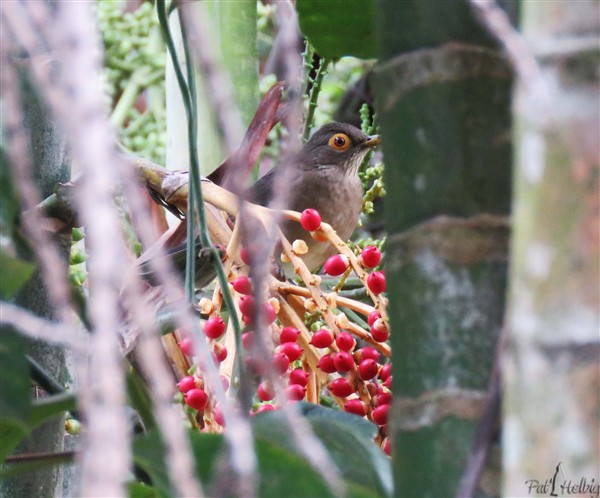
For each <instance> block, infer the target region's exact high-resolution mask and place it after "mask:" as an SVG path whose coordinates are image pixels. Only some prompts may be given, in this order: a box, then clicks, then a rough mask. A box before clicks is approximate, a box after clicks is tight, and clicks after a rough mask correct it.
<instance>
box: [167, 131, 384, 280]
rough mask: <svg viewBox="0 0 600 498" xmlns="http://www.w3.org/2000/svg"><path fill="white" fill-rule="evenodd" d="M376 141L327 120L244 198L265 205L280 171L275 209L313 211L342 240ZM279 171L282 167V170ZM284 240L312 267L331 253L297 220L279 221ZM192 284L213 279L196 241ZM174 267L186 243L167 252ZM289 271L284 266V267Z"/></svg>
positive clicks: (352, 222)
mask: <svg viewBox="0 0 600 498" xmlns="http://www.w3.org/2000/svg"><path fill="white" fill-rule="evenodd" d="M377 144H379V137H378V136H377V135H374V136H371V137H369V136H367V135H366V134H364V133H363V132H362V131H361V130H359V129H358V128H356V127H354V126H352V125H349V124H344V123H328V124H326V125H324V126H322V127H321V128H319V129H318V130H317V131H316V132H315V133H314V134H313V135H312V137H311V138H310V139H309V140H308V142H306V144H304V146H303V147H302V148H301V149H300V150H299V151H298V152H297V153H296V154H294V155H293V156H292V157H290V158H289V159H288V161H286V163H285V164H280V165H277V166H276V167H275V168H273V169H272V170H271V171H269V172H268V173H267V174H265V175H264V176H263V177H261V178H260V179H259V180H258V181H257V182H256V183H255V184H254V185H253V186H252V187H250V188H249V189H248V200H250V201H251V202H254V203H256V204H260V205H262V206H269V204H270V203H271V201H272V200H273V197H274V196H273V193H274V192H273V191H274V188H276V187H275V186H276V182H277V179H276V178H277V175H279V174H282V175H284V176H283V178H284V180H285V181H286V182H288V183H287V185H288V187H287V189H288V192H287V193H285V195H284V202H283V205H279V206H277V207H280V208H284V209H291V210H294V211H299V212H301V211H303V210H305V209H308V208H313V209H316V210H317V211H318V212H319V214H320V215H321V218H322V220H323V221H324V222H326V223H329V224H330V225H331V226H332V227H333V229H334V230H335V231H336V232H337V234H338V235H339V237H340V238H341V239H343V240H346V239H348V238H349V237H350V235H352V232H353V231H354V229H355V228H356V225H357V224H358V220H359V216H360V212H361V208H362V197H363V190H362V184H361V181H360V179H359V177H358V168H359V166H360V164H361V163H362V161H363V159H364V158H365V156H366V154H367V153H368V152H369V150H370V149H371V148H372V147H374V146H376V145H377ZM282 169H283V170H284V171H282ZM281 228H282V231H283V234H284V235H285V236H286V238H287V239H288V240H289V241H290V242H293V241H294V240H296V239H302V240H304V241H305V242H306V243H307V245H308V247H309V251H308V253H307V254H305V255H303V256H302V258H303V260H304V262H305V264H306V265H307V266H308V268H309V269H310V270H311V271H314V270H316V269H318V268H319V267H320V266H321V265H323V263H324V262H325V261H326V260H327V258H328V257H329V256H331V255H332V254H334V253H335V252H336V250H335V248H334V247H333V246H332V245H331V244H329V243H328V242H317V241H315V240H314V239H313V238H312V237H311V235H310V234H309V233H308V232H306V231H305V230H304V229H303V228H302V227H301V226H300V225H299V224H298V223H295V222H292V221H286V222H284V223H283V224H282V227H281ZM197 250H198V259H197V262H196V267H197V268H196V269H197V272H196V276H197V278H196V285H197V287H198V288H201V287H203V286H204V285H206V284H207V283H208V282H210V281H211V280H212V279H213V278H214V271H213V269H212V267H211V265H210V264H209V261H210V259H209V257H208V253H207V251H203V250H202V247H201V246H199V244H197ZM169 256H170V257H172V258H173V261H174V264H175V266H176V267H177V268H179V269H181V271H183V270H184V269H185V246H181V248H175V249H172V250H171V251H169ZM285 269H286V270H288V268H285Z"/></svg>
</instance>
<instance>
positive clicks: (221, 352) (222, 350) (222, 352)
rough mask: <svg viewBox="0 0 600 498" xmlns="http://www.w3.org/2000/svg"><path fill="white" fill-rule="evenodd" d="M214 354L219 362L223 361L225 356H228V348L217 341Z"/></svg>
mask: <svg viewBox="0 0 600 498" xmlns="http://www.w3.org/2000/svg"><path fill="white" fill-rule="evenodd" d="M213 354H214V355H215V360H217V363H221V362H223V361H225V358H227V348H226V347H225V346H223V345H222V344H219V343H218V342H217V343H216V344H215V347H214V349H213Z"/></svg>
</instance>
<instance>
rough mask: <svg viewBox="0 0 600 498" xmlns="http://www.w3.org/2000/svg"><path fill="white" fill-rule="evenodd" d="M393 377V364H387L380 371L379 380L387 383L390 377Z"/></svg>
mask: <svg viewBox="0 0 600 498" xmlns="http://www.w3.org/2000/svg"><path fill="white" fill-rule="evenodd" d="M390 375H392V364H391V363H386V364H385V365H383V366H382V367H381V370H380V371H379V378H380V379H381V380H382V381H383V382H385V381H386V380H387V379H388V378H389V376H390Z"/></svg>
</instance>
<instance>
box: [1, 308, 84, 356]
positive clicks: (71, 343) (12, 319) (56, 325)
mask: <svg viewBox="0 0 600 498" xmlns="http://www.w3.org/2000/svg"><path fill="white" fill-rule="evenodd" d="M0 323H4V324H6V325H11V326H12V327H14V328H15V329H16V330H18V331H20V332H21V333H23V334H24V335H26V336H28V337H31V338H32V339H39V340H41V341H44V342H47V343H49V344H60V345H63V346H67V347H69V348H71V349H72V350H73V351H74V352H77V353H83V352H85V345H86V341H85V337H84V336H83V335H82V330H81V329H79V328H77V327H75V326H73V325H67V324H64V323H60V322H50V321H48V320H44V319H43V318H40V317H39V316H37V315H35V314H33V313H30V312H28V311H25V310H24V309H23V308H20V307H19V306H15V305H14V304H10V303H4V302H2V303H0Z"/></svg>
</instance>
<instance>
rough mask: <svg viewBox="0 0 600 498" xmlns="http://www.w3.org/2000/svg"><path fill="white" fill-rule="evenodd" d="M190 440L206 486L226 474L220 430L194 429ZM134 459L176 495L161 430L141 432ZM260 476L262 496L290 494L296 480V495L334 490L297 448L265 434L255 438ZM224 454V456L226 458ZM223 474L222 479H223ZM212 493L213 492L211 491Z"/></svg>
mask: <svg viewBox="0 0 600 498" xmlns="http://www.w3.org/2000/svg"><path fill="white" fill-rule="evenodd" d="M189 436H190V441H191V444H192V450H193V453H194V458H195V462H196V474H197V475H198V476H199V477H200V480H201V482H202V485H203V487H204V489H205V490H210V489H211V486H214V485H215V484H216V483H222V477H223V476H218V475H216V469H217V466H216V463H217V461H219V460H220V463H221V464H222V463H223V462H224V461H226V459H225V458H226V456H227V455H226V454H224V453H223V452H224V451H225V448H226V447H225V440H224V438H223V436H222V435H218V434H199V433H197V432H190V434H189ZM133 448H134V453H133V454H134V461H135V463H136V465H138V466H139V467H141V468H142V469H143V470H144V471H145V472H146V473H148V475H149V476H150V478H151V479H152V484H153V486H154V487H155V488H156V490H157V492H158V493H159V495H160V496H174V495H175V493H174V491H173V488H172V485H171V483H170V480H169V475H168V473H167V470H166V467H165V463H164V462H165V458H164V446H163V444H162V440H161V438H160V436H159V434H158V433H157V432H152V433H150V434H145V435H143V436H138V437H137V438H136V439H135V440H134V444H133ZM255 450H256V454H257V457H258V465H259V471H258V475H259V477H260V483H259V492H258V494H259V496H261V498H263V497H265V498H268V497H273V498H279V497H281V496H290V484H291V483H293V494H294V496H319V497H327V496H330V493H329V491H328V489H327V486H326V485H325V483H324V482H323V481H322V479H321V478H320V477H319V476H318V474H317V473H316V472H315V471H314V470H313V469H311V468H310V466H308V465H307V462H306V460H304V459H303V458H300V457H299V456H298V455H296V454H295V453H294V452H290V451H288V450H287V449H285V448H282V447H281V446H280V445H277V444H274V443H273V442H271V441H267V440H265V439H263V438H257V440H256V441H255ZM222 457H223V458H222ZM219 478H221V479H219ZM209 494H210V493H209Z"/></svg>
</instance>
